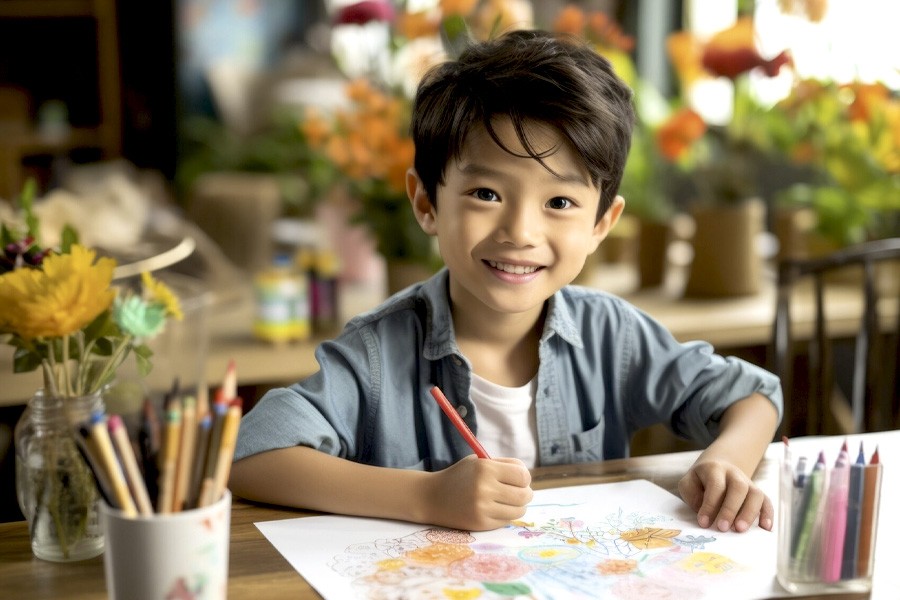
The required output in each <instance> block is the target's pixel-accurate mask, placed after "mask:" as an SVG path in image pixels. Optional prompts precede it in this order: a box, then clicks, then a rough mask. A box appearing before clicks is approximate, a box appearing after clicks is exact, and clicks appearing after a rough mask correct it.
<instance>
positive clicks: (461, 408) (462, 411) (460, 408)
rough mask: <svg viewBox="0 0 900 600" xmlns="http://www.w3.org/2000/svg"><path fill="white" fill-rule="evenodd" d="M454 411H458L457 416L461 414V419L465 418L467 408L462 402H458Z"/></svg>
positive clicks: (467, 412) (467, 411)
mask: <svg viewBox="0 0 900 600" xmlns="http://www.w3.org/2000/svg"><path fill="white" fill-rule="evenodd" d="M456 412H458V413H459V416H461V417H462V418H463V419H465V418H466V415H467V414H469V409H468V408H466V407H465V406H463V405H462V404H460V405H459V406H457V407H456Z"/></svg>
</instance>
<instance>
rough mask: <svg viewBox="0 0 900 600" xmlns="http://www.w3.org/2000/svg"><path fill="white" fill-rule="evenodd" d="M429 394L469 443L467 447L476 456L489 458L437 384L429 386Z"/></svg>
mask: <svg viewBox="0 0 900 600" xmlns="http://www.w3.org/2000/svg"><path fill="white" fill-rule="evenodd" d="M431 395H432V396H433V397H434V399H435V400H436V401H437V403H438V406H440V407H441V410H442V411H444V414H445V415H447V418H448V419H450V422H451V423H453V426H454V427H456V430H457V431H459V433H460V435H462V436H463V439H464V440H466V443H467V444H469V447H470V448H471V449H472V450H473V451H474V452H475V454H476V456H478V458H490V456H488V453H487V452H486V451H485V449H484V447H483V446H482V445H481V443H480V442H479V441H478V439H477V438H476V437H475V434H474V433H472V430H471V429H469V426H468V425H466V422H465V421H463V418H462V417H461V416H459V413H457V412H456V411H455V410H453V407H452V406H451V405H450V401H449V400H447V397H446V396H444V393H443V392H442V391H441V389H440V388H439V387H438V386H434V387H432V388H431Z"/></svg>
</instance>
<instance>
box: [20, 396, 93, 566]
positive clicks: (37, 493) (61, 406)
mask: <svg viewBox="0 0 900 600" xmlns="http://www.w3.org/2000/svg"><path fill="white" fill-rule="evenodd" d="M103 408H104V405H103V397H102V394H101V392H99V391H98V392H96V393H94V394H89V395H86V396H77V397H69V398H55V397H50V396H48V395H46V394H45V393H44V392H43V391H38V392H37V393H36V394H35V395H34V396H33V397H32V398H31V400H29V401H28V406H27V407H26V408H25V411H24V412H23V413H22V417H21V418H20V419H19V422H18V423H17V424H16V429H15V450H16V496H17V499H18V501H19V508H20V509H21V510H22V514H24V515H25V519H26V520H27V521H28V529H29V532H30V534H31V550H32V552H33V553H34V555H35V556H37V557H38V558H41V559H44V560H49V561H55V562H66V561H75V560H83V559H87V558H93V557H94V556H97V555H99V554H101V553H102V552H103V530H102V527H101V524H100V517H99V504H100V495H99V492H98V490H97V485H96V482H95V480H94V476H93V473H92V472H91V470H90V468H89V467H88V465H87V463H86V462H85V460H84V458H83V457H82V455H81V452H80V451H79V449H78V446H77V445H76V441H75V433H74V431H75V430H74V428H75V427H76V426H77V425H78V424H79V423H82V422H86V421H88V420H89V419H90V416H91V412H92V411H94V410H103Z"/></svg>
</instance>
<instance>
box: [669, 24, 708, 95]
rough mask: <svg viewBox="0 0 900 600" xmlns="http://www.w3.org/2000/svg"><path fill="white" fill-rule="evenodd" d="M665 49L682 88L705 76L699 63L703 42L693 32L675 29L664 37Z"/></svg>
mask: <svg viewBox="0 0 900 600" xmlns="http://www.w3.org/2000/svg"><path fill="white" fill-rule="evenodd" d="M666 50H667V51H668V53H669V60H670V61H672V67H673V68H674V69H675V73H676V74H677V75H678V80H679V81H680V82H681V87H682V88H688V87H690V86H691V85H693V84H694V82H696V81H697V80H699V79H703V78H704V77H707V73H706V70H705V69H704V68H703V65H702V64H701V60H702V57H703V44H701V43H700V40H698V39H697V38H696V36H694V35H693V34H691V33H688V32H687V31H676V32H675V33H673V34H671V35H670V36H669V37H668V38H667V39H666Z"/></svg>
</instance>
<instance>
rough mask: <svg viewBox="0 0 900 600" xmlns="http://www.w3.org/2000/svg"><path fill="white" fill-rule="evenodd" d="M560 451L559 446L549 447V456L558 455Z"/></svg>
mask: <svg viewBox="0 0 900 600" xmlns="http://www.w3.org/2000/svg"><path fill="white" fill-rule="evenodd" d="M560 450H561V448H560V447H559V444H553V445H552V446H550V454H559V451H560Z"/></svg>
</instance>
